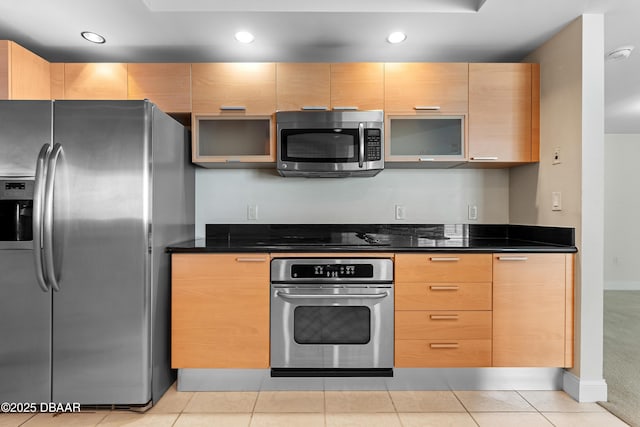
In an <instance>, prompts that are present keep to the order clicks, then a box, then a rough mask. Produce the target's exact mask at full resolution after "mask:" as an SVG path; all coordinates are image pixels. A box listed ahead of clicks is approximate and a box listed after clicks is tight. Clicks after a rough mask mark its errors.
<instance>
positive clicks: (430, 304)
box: [395, 282, 491, 310]
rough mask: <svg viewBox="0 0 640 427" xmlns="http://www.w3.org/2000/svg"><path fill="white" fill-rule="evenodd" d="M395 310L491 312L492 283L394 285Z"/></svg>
mask: <svg viewBox="0 0 640 427" xmlns="http://www.w3.org/2000/svg"><path fill="white" fill-rule="evenodd" d="M395 292H396V301H395V302H396V310H491V283H490V282H484V283H464V282H462V283H397V284H396V288H395Z"/></svg>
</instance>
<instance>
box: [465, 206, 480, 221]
mask: <svg viewBox="0 0 640 427" xmlns="http://www.w3.org/2000/svg"><path fill="white" fill-rule="evenodd" d="M468 211H469V212H468V216H467V217H468V218H469V219H470V220H477V219H478V206H476V205H468Z"/></svg>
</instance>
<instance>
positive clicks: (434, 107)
mask: <svg viewBox="0 0 640 427" xmlns="http://www.w3.org/2000/svg"><path fill="white" fill-rule="evenodd" d="M413 109H414V110H416V111H438V110H440V106H439V105H416V106H415V107H413Z"/></svg>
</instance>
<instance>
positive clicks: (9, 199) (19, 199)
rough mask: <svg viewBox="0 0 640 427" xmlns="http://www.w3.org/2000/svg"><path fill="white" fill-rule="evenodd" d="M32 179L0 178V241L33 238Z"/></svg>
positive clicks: (28, 239)
mask: <svg viewBox="0 0 640 427" xmlns="http://www.w3.org/2000/svg"><path fill="white" fill-rule="evenodd" d="M33 184H34V181H33V179H6V178H2V179H0V241H10V242H11V241H13V242H16V241H30V240H33V228H32V222H33V221H32V216H33Z"/></svg>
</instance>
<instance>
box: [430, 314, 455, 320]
mask: <svg viewBox="0 0 640 427" xmlns="http://www.w3.org/2000/svg"><path fill="white" fill-rule="evenodd" d="M429 319H431V320H458V315H457V314H431V315H430V316H429Z"/></svg>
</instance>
